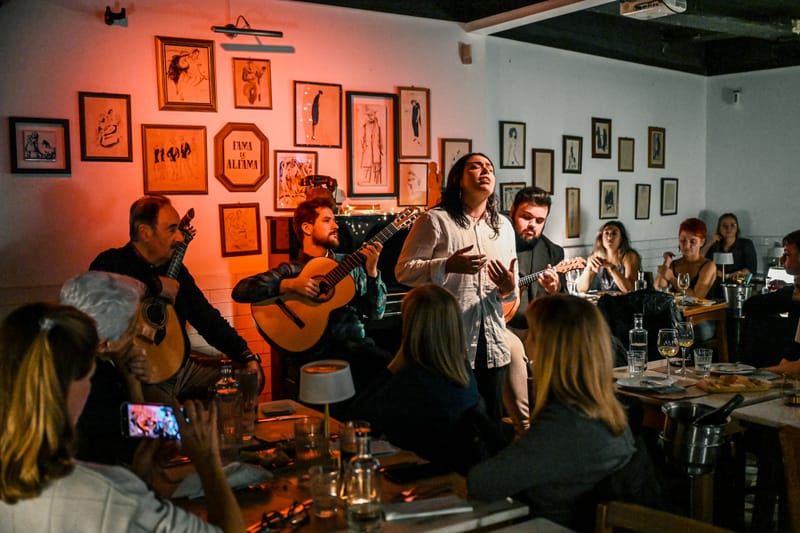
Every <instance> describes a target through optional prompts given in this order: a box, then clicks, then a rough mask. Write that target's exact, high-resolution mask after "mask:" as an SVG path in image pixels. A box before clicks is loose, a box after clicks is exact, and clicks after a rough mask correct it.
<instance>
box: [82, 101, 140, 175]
mask: <svg viewBox="0 0 800 533" xmlns="http://www.w3.org/2000/svg"><path fill="white" fill-rule="evenodd" d="M78 109H79V115H80V119H81V120H80V124H81V126H80V128H81V161H133V143H132V142H131V140H132V137H133V135H132V133H131V131H132V129H131V95H129V94H110V93H87V92H79V93H78Z"/></svg>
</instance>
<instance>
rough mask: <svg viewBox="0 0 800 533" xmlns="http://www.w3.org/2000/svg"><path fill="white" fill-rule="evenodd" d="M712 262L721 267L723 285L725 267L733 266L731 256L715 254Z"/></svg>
mask: <svg viewBox="0 0 800 533" xmlns="http://www.w3.org/2000/svg"><path fill="white" fill-rule="evenodd" d="M714 262H715V263H716V264H718V265H721V266H722V283H725V265H732V264H733V254H732V253H730V252H728V253H715V254H714Z"/></svg>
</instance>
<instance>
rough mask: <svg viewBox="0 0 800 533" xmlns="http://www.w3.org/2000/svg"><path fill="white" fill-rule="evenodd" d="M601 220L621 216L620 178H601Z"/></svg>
mask: <svg viewBox="0 0 800 533" xmlns="http://www.w3.org/2000/svg"><path fill="white" fill-rule="evenodd" d="M598 218H600V220H603V219H607V218H619V180H600V216H599V217H598Z"/></svg>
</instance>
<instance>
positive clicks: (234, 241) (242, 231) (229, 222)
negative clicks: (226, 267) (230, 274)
mask: <svg viewBox="0 0 800 533" xmlns="http://www.w3.org/2000/svg"><path fill="white" fill-rule="evenodd" d="M259 211H260V209H259V206H258V204H257V203H252V204H219V235H220V241H221V242H222V257H233V256H237V255H258V254H260V253H261V215H260V212H259Z"/></svg>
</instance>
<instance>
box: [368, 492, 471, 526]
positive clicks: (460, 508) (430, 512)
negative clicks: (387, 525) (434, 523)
mask: <svg viewBox="0 0 800 533" xmlns="http://www.w3.org/2000/svg"><path fill="white" fill-rule="evenodd" d="M473 510H474V509H473V507H472V504H471V503H469V502H468V501H467V500H465V499H464V498H459V497H458V496H455V495H452V494H451V495H448V496H441V497H439V498H429V499H427V500H414V501H413V502H399V503H387V504H385V505H384V506H383V514H384V516H385V517H386V521H387V522H389V521H392V520H402V519H404V518H423V517H426V516H441V515H447V514H458V513H470V512H472V511H473Z"/></svg>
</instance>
